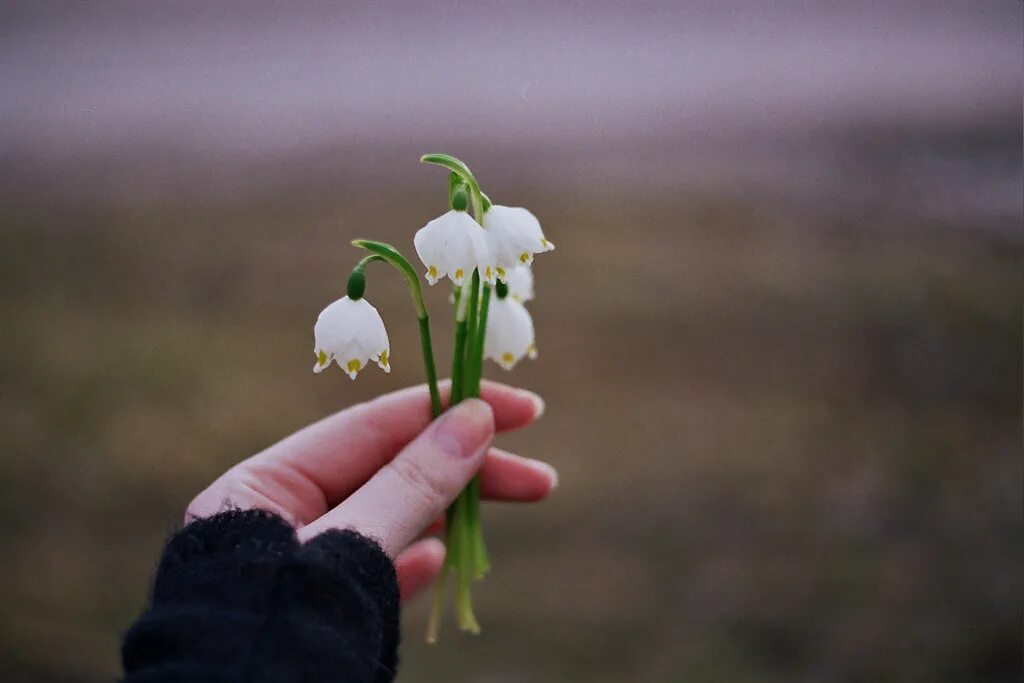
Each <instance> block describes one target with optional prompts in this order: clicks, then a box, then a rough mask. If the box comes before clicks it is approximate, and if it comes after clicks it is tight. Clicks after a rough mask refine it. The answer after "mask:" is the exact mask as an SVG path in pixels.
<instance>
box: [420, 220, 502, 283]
mask: <svg viewBox="0 0 1024 683" xmlns="http://www.w3.org/2000/svg"><path fill="white" fill-rule="evenodd" d="M413 245H414V246H415V247H416V253H417V254H418V255H419V257H420V260H421V261H423V265H424V266H426V267H427V272H426V277H427V282H429V283H430V284H431V285H433V284H436V283H437V282H438V280H440V279H441V278H443V277H445V276H448V277H449V278H451V281H452V282H454V283H455V284H456V285H461V284H462V283H463V282H465V280H466V278H467V277H469V276H471V275H472V274H473V269H474V268H476V269H479V270H480V278H481V279H482V280H484V281H485V282H488V283H492V284H493V283H494V276H495V273H496V269H495V263H494V256H493V254H492V252H491V247H490V244H489V242H488V239H487V233H486V232H485V231H484V229H483V228H481V227H480V226H479V225H478V224H477V222H476V221H474V220H473V219H472V218H471V217H470V216H469V214H467V213H466V212H465V211H456V210H454V209H453V210H451V211H449V212H448V213H446V214H444V215H443V216H440V217H438V218H435V219H434V220H432V221H430V222H429V223H427V224H426V225H425V226H423V227H422V228H420V229H419V230H418V231H417V232H416V236H415V237H414V238H413Z"/></svg>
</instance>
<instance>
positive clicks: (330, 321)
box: [313, 296, 391, 379]
mask: <svg viewBox="0 0 1024 683" xmlns="http://www.w3.org/2000/svg"><path fill="white" fill-rule="evenodd" d="M313 338H314V340H315V346H314V347H313V354H314V355H315V356H316V365H314V366H313V372H322V371H323V370H324V369H325V368H327V366H329V365H330V364H331V361H332V360H337V361H338V365H339V366H340V367H341V369H342V370H344V371H345V372H347V373H348V376H349V377H351V378H352V379H355V378H356V374H357V373H358V372H359V371H360V370H362V369H363V368H364V367H365V366H366V365H367V364H368V363H369V362H370V361H374V362H376V363H377V365H379V366H380V367H381V369H383V370H384V372H391V365H390V363H389V361H388V355H389V354H390V352H391V345H390V344H389V343H388V333H387V330H385V329H384V321H383V320H381V319H380V313H378V312H377V309H376V308H374V307H373V306H371V305H370V303H369V302H368V301H367V300H366V299H362V298H360V299H356V300H352V299H350V298H348V297H347V296H346V297H342V298H341V299H338V300H337V301H335V302H334V303H332V304H331V305H330V306H328V307H327V308H325V309H324V310H323V311H321V312H320V316H319V317H318V318H317V319H316V325H314V326H313Z"/></svg>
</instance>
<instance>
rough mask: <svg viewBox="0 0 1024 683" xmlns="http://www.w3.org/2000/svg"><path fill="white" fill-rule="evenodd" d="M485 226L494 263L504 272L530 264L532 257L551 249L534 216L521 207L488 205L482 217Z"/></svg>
mask: <svg viewBox="0 0 1024 683" xmlns="http://www.w3.org/2000/svg"><path fill="white" fill-rule="evenodd" d="M484 227H485V228H486V229H487V235H488V238H489V239H490V241H491V250H492V251H493V252H494V258H495V263H496V264H497V265H498V266H500V267H501V268H504V269H507V270H511V269H512V268H514V267H516V266H519V265H523V264H530V263H532V262H533V255H534V254H539V253H541V252H544V251H551V250H552V249H554V245H553V244H551V243H550V242H548V240H547V239H546V238H545V237H544V232H543V230H541V227H540V221H538V220H537V217H536V216H534V215H533V214H532V213H530V212H529V211H527V210H526V209H524V208H521V207H510V206H501V205H499V204H495V205H493V206H491V208H489V209H488V210H487V213H485V214H484Z"/></svg>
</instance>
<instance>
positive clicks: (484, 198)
mask: <svg viewBox="0 0 1024 683" xmlns="http://www.w3.org/2000/svg"><path fill="white" fill-rule="evenodd" d="M480 200H481V201H482V202H483V204H484V206H483V209H484V213H487V209H489V208H491V198H490V197H488V196H487V195H485V194H484V193H483V192H481V193H480Z"/></svg>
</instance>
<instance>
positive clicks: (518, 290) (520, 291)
mask: <svg viewBox="0 0 1024 683" xmlns="http://www.w3.org/2000/svg"><path fill="white" fill-rule="evenodd" d="M505 284H507V285H508V295H509V296H510V297H512V298H513V299H515V300H516V301H518V302H520V303H524V304H525V303H526V302H527V301H532V300H533V269H532V268H531V267H530V266H518V267H516V268H513V269H512V270H510V271H508V272H507V274H506V276H505Z"/></svg>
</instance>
